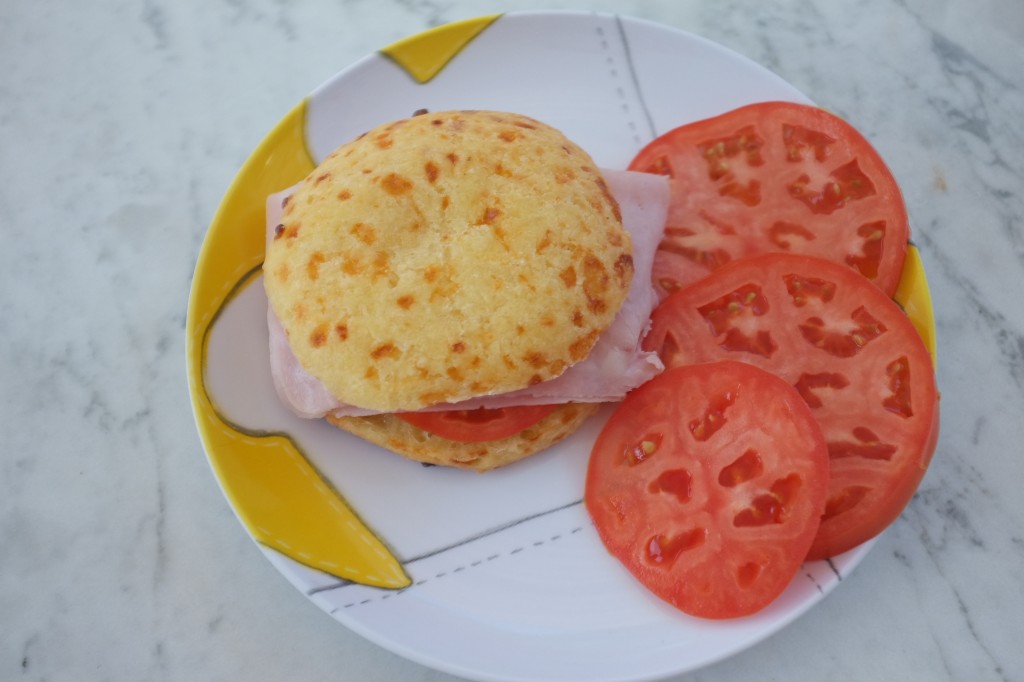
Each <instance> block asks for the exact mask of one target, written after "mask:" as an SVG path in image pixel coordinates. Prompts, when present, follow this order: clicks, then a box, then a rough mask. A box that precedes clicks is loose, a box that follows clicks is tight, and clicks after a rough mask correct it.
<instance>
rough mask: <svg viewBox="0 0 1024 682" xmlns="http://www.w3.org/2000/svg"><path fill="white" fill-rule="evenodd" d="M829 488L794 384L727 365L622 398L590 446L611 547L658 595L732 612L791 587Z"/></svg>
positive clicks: (600, 517) (686, 606)
mask: <svg viewBox="0 0 1024 682" xmlns="http://www.w3.org/2000/svg"><path fill="white" fill-rule="evenodd" d="M827 482H828V455H827V452H826V447H825V441H824V439H823V437H822V434H821V431H820V429H819V428H818V426H817V424H816V423H815V421H814V418H813V417H812V416H811V413H810V409H809V408H808V407H807V405H806V404H805V403H804V402H803V400H802V399H801V398H800V395H799V394H798V393H797V392H796V390H795V389H794V388H793V387H791V386H789V385H788V384H786V382H784V381H782V380H781V379H779V378H778V377H776V376H774V375H772V374H770V373H768V372H765V371H763V370H760V369H758V368H756V367H753V366H751V365H748V364H744V363H739V362H732V361H722V362H714V363H707V364H701V365H691V366H685V367H677V368H674V369H670V370H667V371H666V372H664V373H662V374H661V375H659V376H657V377H655V378H654V379H652V380H651V381H649V382H647V383H646V384H644V385H643V386H641V387H640V388H638V389H635V390H634V391H633V392H631V393H630V394H629V395H627V396H626V399H625V400H624V401H623V402H622V404H621V405H620V406H619V407H618V409H616V411H615V412H614V413H613V414H612V415H611V417H610V418H609V420H608V422H607V423H606V425H605V427H604V429H603V431H602V432H601V434H600V435H599V436H598V439H597V441H596V442H595V445H594V449H593V451H592V453H591V458H590V462H589V465H588V469H587V479H586V490H585V495H584V500H585V503H586V507H587V510H588V511H589V513H590V515H591V517H592V518H593V520H594V525H595V527H596V528H597V531H598V534H599V535H600V537H601V540H602V541H603V542H604V544H605V546H606V547H607V548H608V550H609V551H610V552H611V553H612V554H613V555H614V556H615V557H616V558H618V559H619V560H620V561H621V562H622V564H623V565H624V566H625V567H626V568H627V569H628V570H629V571H630V572H631V573H632V574H633V575H634V576H635V577H636V578H637V579H638V580H639V581H640V582H641V583H642V584H643V585H644V586H646V587H647V588H648V589H649V590H651V591H652V592H653V593H654V594H656V595H658V596H659V597H661V598H662V599H664V600H665V601H667V602H669V603H671V604H673V605H674V606H676V607H677V608H679V609H681V610H683V611H685V612H686V613H689V614H691V615H695V616H700V617H704V618H732V617H737V616H743V615H748V614H751V613H754V612H756V611H758V610H760V609H762V608H764V607H765V606H767V605H768V604H770V603H771V602H772V601H773V600H774V599H775V598H776V597H777V596H778V595H779V594H781V593H782V591H783V590H785V588H786V586H787V585H788V584H789V583H790V581H791V579H792V578H793V576H794V575H795V573H796V572H797V570H798V569H799V567H800V564H801V563H802V562H803V560H804V556H805V554H806V552H807V549H808V547H810V544H811V542H812V540H813V539H814V536H815V533H816V532H817V529H818V525H819V522H820V517H821V513H822V510H823V508H824V504H825V493H826V487H827Z"/></svg>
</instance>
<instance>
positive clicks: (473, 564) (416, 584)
mask: <svg viewBox="0 0 1024 682" xmlns="http://www.w3.org/2000/svg"><path fill="white" fill-rule="evenodd" d="M581 530H583V526H577V527H575V528H573V529H572V530H570V531H569V535H575V534H576V533H578V532H580V531H581ZM562 537H563V536H562V535H561V534H556V535H552V536H551V537H550V538H549V539H547V540H537V541H535V542H533V543H531V545H530V546H533V547H543V546H544V545H546V544H548V543H550V542H556V541H558V540H561V539H562ZM526 549H529V546H527V545H523V546H522V547H516V548H515V549H512V550H509V551H508V552H507V553H506V554H505V555H502V554H501V553H499V554H491V555H490V556H488V557H485V558H483V559H476V560H474V561H471V562H469V563H468V564H465V565H462V566H456V567H455V568H452V569H451V570H448V571H441V572H439V573H435V574H434V577H432V578H421V579H419V580H417V581H416V582H414V583H413V584H412V586H411V587H420V586H421V585H424V584H426V583H428V582H430V581H431V580H440V579H441V578H444V577H447V576H448V575H454V574H456V573H461V572H462V571H465V570H468V569H470V568H476V567H477V566H481V565H483V564H484V562H489V561H494V560H496V559H500V558H501V557H502V556H513V555H515V554H519V553H521V552H523V551H524V550H526ZM411 587H405V588H402V589H401V590H397V591H388V592H384V593H382V594H380V595H379V596H376V597H368V598H366V599H362V600H359V601H350V602H347V603H345V604H342V605H341V606H339V607H337V608H334V609H331V613H335V612H337V611H340V610H343V609H350V608H353V607H355V606H365V605H366V604H370V603H372V602H375V601H384V600H385V599H390V598H391V597H398V596H400V595H401V594H402V593H404V592H406V591H407V590H409V589H411Z"/></svg>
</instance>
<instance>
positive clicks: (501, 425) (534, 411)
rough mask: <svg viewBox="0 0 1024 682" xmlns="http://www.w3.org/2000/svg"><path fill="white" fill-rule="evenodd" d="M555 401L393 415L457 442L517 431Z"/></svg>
mask: <svg viewBox="0 0 1024 682" xmlns="http://www.w3.org/2000/svg"><path fill="white" fill-rule="evenodd" d="M557 407H558V406H557V405H521V406H515V407H498V408H487V407H478V408H476V409H473V410H443V411H435V412H399V413H397V414H396V415H395V416H397V417H398V418H399V419H402V420H404V421H407V422H409V423H410V424H412V425H413V426H415V427H417V428H420V429H423V430H424V431H427V432H429V433H432V434H434V435H435V436H440V437H441V438H447V439H448V440H455V441H459V442H460V443H483V442H486V441H491V440H500V439H502V438H509V437H511V436H514V435H516V434H517V433H519V432H520V431H522V430H524V429H527V428H529V427H531V426H533V425H534V424H536V423H537V422H539V421H540V420H541V419H543V418H544V417H546V416H548V415H549V414H551V413H552V412H554V410H555V408H557Z"/></svg>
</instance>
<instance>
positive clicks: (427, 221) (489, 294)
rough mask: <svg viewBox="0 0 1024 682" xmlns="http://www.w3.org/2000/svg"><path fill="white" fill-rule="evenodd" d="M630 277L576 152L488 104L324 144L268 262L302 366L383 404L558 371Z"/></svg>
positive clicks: (625, 239)
mask: <svg viewBox="0 0 1024 682" xmlns="http://www.w3.org/2000/svg"><path fill="white" fill-rule="evenodd" d="M632 273H633V267H632V248H631V244H630V240H629V235H628V234H627V233H626V232H625V231H624V230H623V228H622V221H621V218H620V215H619V210H618V205H617V204H616V203H615V200H614V199H613V198H612V196H611V195H610V194H609V192H608V189H607V186H606V184H605V182H604V180H603V179H602V177H601V175H600V172H599V171H598V169H597V167H596V166H595V165H594V162H593V161H592V160H591V158H590V157H589V156H588V155H587V154H586V152H584V151H583V150H582V149H580V148H579V147H578V146H576V145H575V144H573V143H572V142H570V141H569V140H568V139H567V138H566V137H565V136H564V135H562V134H561V133H560V132H559V131H557V130H555V129H554V128H551V127H549V126H547V125H544V124H542V123H540V122H538V121H535V120H533V119H530V118H526V117H524V116H520V115H516V114H508V113H498V112H488V111H451V112H441V113H433V114H424V115H420V116H414V117H412V118H409V119H404V120H400V121H396V122H394V123H390V124H387V125H383V126H380V127H378V128H376V129H374V130H372V131H370V132H369V133H366V134H365V135H363V136H361V137H359V138H358V139H356V140H354V141H352V142H349V143H348V144H345V145H343V146H342V147H340V148H339V149H337V150H336V151H335V152H333V153H332V154H331V155H330V156H329V157H328V158H327V159H325V160H324V162H323V163H322V164H321V165H320V166H319V167H318V168H317V169H316V170H315V171H313V173H311V174H310V175H309V176H308V177H307V178H306V179H305V180H304V181H303V182H302V183H301V184H300V185H299V187H298V189H297V190H296V192H295V194H293V195H292V196H291V198H290V199H289V200H288V202H287V204H286V206H285V210H284V216H283V218H282V226H281V227H279V228H278V230H277V231H276V236H275V238H274V239H273V240H272V242H271V244H270V246H269V248H268V250H267V257H266V261H265V263H264V274H265V277H264V282H265V287H266V290H267V295H268V298H269V299H270V303H271V306H272V307H273V310H274V312H275V313H276V314H277V316H278V317H279V318H280V320H281V323H282V325H283V326H284V329H285V330H286V332H287V334H288V338H289V343H290V344H291V347H292V350H293V352H294V353H295V355H296V357H297V358H298V360H299V362H300V363H301V364H302V366H303V367H304V368H305V369H306V371H308V372H309V373H310V374H312V375H313V376H314V377H316V378H317V379H319V380H320V381H321V382H323V383H324V385H325V386H326V387H327V388H328V390H330V391H331V392H332V393H333V394H334V395H335V396H336V397H337V398H338V399H339V400H341V401H343V402H346V403H349V404H352V405H357V406H360V407H366V408H373V409H380V410H387V411H391V410H413V409H418V408H420V407H424V406H426V405H431V404H435V403H440V402H455V401H459V400H463V399H466V398H470V397H474V396H478V395H486V394H493V393H503V392H506V391H511V390H515V389H519V388H523V387H525V386H527V385H530V384H533V383H537V382H540V381H545V380H547V379H551V378H553V377H555V376H558V375H559V374H561V373H562V372H563V371H564V370H565V369H566V368H567V367H568V366H569V365H571V364H574V363H576V362H578V361H579V360H581V359H583V358H584V357H586V355H587V354H588V353H589V351H590V349H591V347H592V346H593V345H594V343H595V341H596V340H597V337H598V336H599V335H600V333H601V332H602V331H603V330H604V329H605V328H606V327H607V326H608V325H609V324H611V322H612V319H613V318H614V316H615V314H616V312H617V311H618V310H619V308H620V307H621V306H622V303H623V301H624V300H625V298H626V293H627V291H628V289H629V284H630V280H631V278H632Z"/></svg>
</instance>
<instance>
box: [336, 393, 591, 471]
mask: <svg viewBox="0 0 1024 682" xmlns="http://www.w3.org/2000/svg"><path fill="white" fill-rule="evenodd" d="M599 409H600V404H598V403H567V404H565V405H560V406H559V407H558V408H556V409H555V410H554V411H553V412H551V413H550V414H549V415H547V416H546V417H544V419H542V420H540V421H539V422H537V423H536V424H535V425H533V426H531V427H529V428H527V429H523V430H522V431H520V432H519V433H517V434H516V435H514V436H510V437H508V438H501V439H499V440H491V441H484V442H481V443H462V442H459V441H455V440H449V439H447V438H442V437H440V436H435V435H434V434H432V433H429V432H427V431H424V430H423V429H420V428H419V427H416V426H413V425H412V424H410V423H408V422H406V421H404V420H402V419H399V418H398V417H396V416H395V415H393V414H378V415H373V416H369V417H332V416H328V417H327V421H329V422H330V423H332V424H334V425H335V426H337V427H338V428H340V429H343V430H345V431H348V432H349V433H352V434H354V435H356V436H359V437H360V438H362V439H363V440H366V441H369V442H370V443H373V444H375V445H379V446H381V447H383V448H385V449H387V450H391V451H392V452H395V453H397V454H399V455H402V456H403V457H408V458H409V459H412V460H416V461H417V462H423V463H425V464H437V465H440V466H448V467H457V468H460V469H473V470H475V471H487V470H488V469H495V468H497V467H501V466H505V465H506V464H511V463H512V462H517V461H519V460H521V459H523V458H525V457H529V456H530V455H533V454H535V453H537V452H540V451H541V450H544V449H545V448H548V447H550V446H552V445H554V444H555V443H557V442H559V441H561V440H563V439H565V438H567V437H569V436H570V435H572V434H573V433H574V432H575V431H576V430H577V429H579V428H580V427H581V426H582V425H583V423H584V422H585V421H586V420H587V419H588V418H589V417H590V416H592V415H593V414H595V413H596V412H597V411H598V410H599Z"/></svg>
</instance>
